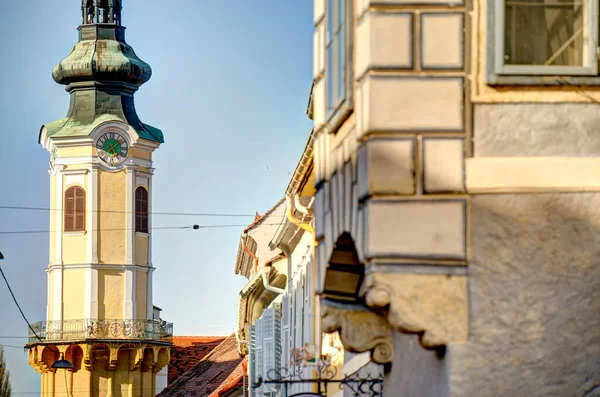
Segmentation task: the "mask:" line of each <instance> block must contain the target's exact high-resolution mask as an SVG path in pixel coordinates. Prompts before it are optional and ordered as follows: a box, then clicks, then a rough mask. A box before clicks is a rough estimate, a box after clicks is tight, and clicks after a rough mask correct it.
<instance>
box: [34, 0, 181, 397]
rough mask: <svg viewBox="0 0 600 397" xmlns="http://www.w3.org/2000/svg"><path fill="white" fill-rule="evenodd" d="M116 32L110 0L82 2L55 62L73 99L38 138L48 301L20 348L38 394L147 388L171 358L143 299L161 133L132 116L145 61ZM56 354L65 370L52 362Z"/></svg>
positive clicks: (147, 295) (116, 10)
mask: <svg viewBox="0 0 600 397" xmlns="http://www.w3.org/2000/svg"><path fill="white" fill-rule="evenodd" d="M124 32H125V28H124V27H122V26H121V4H120V2H119V1H118V0H83V2H82V24H81V26H80V27H79V42H78V43H77V44H76V45H75V47H74V48H73V50H72V51H71V53H70V54H69V56H68V57H67V58H65V59H64V60H62V61H61V62H60V63H59V64H58V65H57V66H56V67H55V68H54V70H53V77H54V79H55V81H57V82H58V83H60V84H64V85H66V86H67V87H66V90H67V91H68V92H69V94H70V96H71V101H70V108H69V112H68V115H67V117H66V118H64V119H61V120H58V121H55V122H53V123H49V124H46V125H44V126H43V127H42V129H41V131H40V137H39V142H40V144H41V145H42V146H43V147H44V148H45V149H47V150H48V151H49V152H50V169H49V174H50V207H51V209H52V211H51V215H50V230H51V233H50V257H49V263H48V268H47V274H48V306H47V318H46V321H42V322H39V323H36V324H33V326H32V329H31V330H30V331H31V332H30V343H29V344H28V345H27V348H28V358H29V363H30V364H31V365H32V366H33V367H34V368H35V369H36V370H37V371H38V372H40V373H41V374H42V380H41V390H42V392H41V395H42V396H43V397H54V396H75V397H79V396H94V397H96V396H98V397H100V396H102V397H120V396H123V397H125V396H128V397H134V396H154V395H155V394H156V374H157V373H158V372H159V371H160V370H161V369H162V368H163V367H165V366H166V365H167V364H168V362H169V357H170V352H169V348H170V345H171V344H170V337H171V336H172V324H169V323H166V322H164V321H162V320H161V319H160V318H159V316H158V315H157V312H156V310H155V307H154V306H153V302H152V275H153V271H154V270H155V268H154V266H153V264H152V250H151V247H152V233H151V230H152V227H151V226H152V219H151V202H152V176H153V163H152V154H153V152H154V150H155V149H157V148H158V147H159V146H160V144H161V143H163V142H164V139H163V134H162V132H161V131H160V130H158V129H156V128H154V127H151V126H149V125H147V124H144V123H142V122H141V121H140V119H139V117H138V116H137V114H136V111H135V106H134V101H133V99H134V93H135V92H136V91H137V89H138V88H139V87H140V86H141V85H142V84H143V83H145V82H146V81H148V80H149V79H150V76H151V69H150V66H149V65H148V64H146V63H145V62H143V61H142V60H140V59H139V58H138V57H137V56H136V54H135V52H134V51H133V49H132V48H131V47H130V46H129V45H128V44H127V43H126V42H125V35H124ZM63 357H64V359H65V360H67V361H69V362H70V363H72V364H73V368H68V369H64V368H58V369H57V368H53V364H55V363H56V362H57V361H58V360H60V359H62V358H63Z"/></svg>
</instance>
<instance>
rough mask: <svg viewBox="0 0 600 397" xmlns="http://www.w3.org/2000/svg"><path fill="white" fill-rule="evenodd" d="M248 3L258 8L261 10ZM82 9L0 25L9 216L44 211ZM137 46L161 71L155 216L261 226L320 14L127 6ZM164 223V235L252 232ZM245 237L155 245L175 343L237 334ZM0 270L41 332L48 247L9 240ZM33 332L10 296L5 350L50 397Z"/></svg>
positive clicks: (160, 290) (275, 4)
mask: <svg viewBox="0 0 600 397" xmlns="http://www.w3.org/2000/svg"><path fill="white" fill-rule="evenodd" d="M250 4H251V5H250ZM79 20H80V3H79V1H78V0H68V1H66V0H52V1H41V0H31V1H7V2H4V3H3V5H2V12H1V13H0V36H1V37H3V40H1V41H0V54H1V55H0V87H1V90H0V205H5V206H28V207H47V206H48V204H49V179H48V173H47V169H48V160H49V154H48V153H47V152H46V151H45V150H44V149H43V148H42V147H41V146H40V145H38V143H37V138H38V133H39V128H40V126H41V125H42V124H44V123H47V122H50V121H54V120H57V119H60V118H62V117H64V116H65V115H66V112H67V109H68V103H69V98H68V94H67V93H66V92H65V91H64V86H60V85H58V84H56V83H55V82H54V81H53V80H52V77H51V71H52V68H53V66H54V65H55V64H56V63H58V61H60V60H61V59H63V58H64V57H66V56H67V55H68V53H69V51H70V50H71V48H72V46H73V45H74V44H75V43H76V41H77V30H76V28H77V26H78V24H79ZM123 22H124V25H125V26H127V28H128V29H127V33H126V34H127V42H128V43H129V44H131V45H132V46H133V48H134V49H135V51H136V53H137V55H138V56H139V57H140V58H142V59H143V60H144V61H146V62H148V63H149V64H150V65H151V66H152V69H153V77H152V79H151V80H150V81H149V82H148V83H147V84H146V85H144V86H143V87H142V88H141V89H140V91H138V93H137V94H136V107H137V110H138V114H139V115H140V118H141V119H142V120H143V121H144V122H146V123H148V124H151V125H154V126H156V127H159V128H161V129H162V130H163V132H164V134H165V139H166V143H165V144H164V145H163V146H162V147H161V148H160V149H159V150H158V151H157V152H156V153H155V157H154V161H155V168H156V170H155V177H154V187H153V188H154V191H153V194H154V202H153V205H154V210H155V211H157V212H194V213H198V212H205V213H206V212H209V213H241V214H254V213H255V212H256V211H259V212H261V213H262V212H264V211H265V210H267V209H268V208H269V207H271V205H272V204H274V203H275V202H276V201H277V200H278V199H280V198H281V197H282V196H283V194H284V191H285V187H286V186H287V183H288V181H289V178H290V173H291V172H292V171H293V170H294V167H295V166H296V163H297V161H298V159H299V156H300V154H301V153H302V150H303V148H304V145H305V143H306V140H307V138H308V133H309V132H310V128H311V122H310V120H308V118H307V117H306V115H305V110H306V105H307V102H308V95H309V91H310V86H311V81H312V78H311V75H312V1H308V0H306V1H290V0H260V1H256V2H248V1H247V0H177V1H171V2H165V1H164V0H161V1H158V0H127V1H125V2H124V10H123ZM48 219H49V214H48V212H45V211H31V210H29V211H16V210H5V209H0V231H30V230H42V231H43V230H48V227H49V221H48ZM251 221H252V217H247V218H233V219H227V218H206V217H189V216H158V215H157V216H155V217H154V226H186V225H191V224H194V223H198V224H247V223H249V222H251ZM241 229H242V228H241V227H240V228H224V229H207V230H196V231H194V230H181V231H172V230H168V231H161V230H157V231H155V232H154V247H153V257H154V258H153V261H154V265H155V266H156V267H157V269H158V270H157V271H156V272H155V273H154V303H155V304H156V305H157V306H159V307H161V308H162V309H163V318H164V319H166V320H167V321H172V322H173V323H175V333H176V334H178V335H224V334H229V333H230V332H231V331H232V329H233V325H234V323H235V310H236V297H237V292H238V291H239V289H240V288H241V287H242V286H243V285H244V280H245V279H243V278H242V277H240V276H236V275H234V274H233V266H234V262H235V256H236V252H237V244H238V241H239V236H240V233H241ZM0 251H2V252H3V253H4V256H5V257H6V259H5V260H4V261H2V262H1V263H0V264H1V265H2V268H3V269H4V272H5V274H6V276H7V277H8V279H9V281H10V282H11V285H12V288H13V290H14V292H15V294H16V296H17V298H18V299H19V302H20V303H21V306H22V308H23V311H24V312H25V314H26V316H27V317H28V319H29V320H30V321H31V322H36V321H39V320H44V319H45V313H46V273H45V271H44V269H45V267H46V265H47V263H48V234H8V235H7V234H0ZM26 334H27V326H26V324H25V322H24V321H23V320H22V318H21V317H20V314H19V312H18V310H17V308H16V307H15V305H14V304H13V302H12V301H11V298H10V295H9V293H8V290H7V288H6V286H5V285H4V284H3V283H0V344H2V345H6V346H7V347H6V348H5V355H6V358H7V362H8V367H9V369H10V370H11V380H12V386H13V392H14V395H15V396H21V395H23V396H27V395H32V396H33V395H36V394H38V395H39V375H38V374H37V373H36V372H35V371H34V370H33V369H32V368H31V367H29V366H28V365H27V355H26V353H25V352H24V351H23V349H20V348H15V347H9V346H22V345H23V344H24V343H25V339H24V338H23V337H24V336H25V335H26Z"/></svg>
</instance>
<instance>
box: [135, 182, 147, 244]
mask: <svg viewBox="0 0 600 397" xmlns="http://www.w3.org/2000/svg"><path fill="white" fill-rule="evenodd" d="M135 231H136V232H141V233H148V191H147V190H146V189H144V188H143V187H141V186H140V187H138V188H137V189H136V190H135Z"/></svg>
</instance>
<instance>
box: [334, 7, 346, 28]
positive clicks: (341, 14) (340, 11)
mask: <svg viewBox="0 0 600 397" xmlns="http://www.w3.org/2000/svg"><path fill="white" fill-rule="evenodd" d="M336 1H337V2H338V5H337V6H338V9H337V14H338V15H337V25H336V27H337V29H336V30H339V29H340V28H341V27H342V25H344V19H345V18H344V11H345V10H346V7H344V0H336Z"/></svg>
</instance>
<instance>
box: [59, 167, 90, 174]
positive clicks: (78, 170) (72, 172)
mask: <svg viewBox="0 0 600 397" xmlns="http://www.w3.org/2000/svg"><path fill="white" fill-rule="evenodd" d="M89 171H90V170H88V169H87V168H81V169H76V170H64V171H63V172H62V173H63V174H64V175H87V173H88V172H89Z"/></svg>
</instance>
